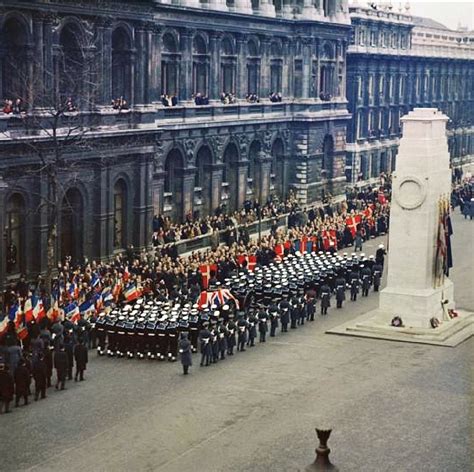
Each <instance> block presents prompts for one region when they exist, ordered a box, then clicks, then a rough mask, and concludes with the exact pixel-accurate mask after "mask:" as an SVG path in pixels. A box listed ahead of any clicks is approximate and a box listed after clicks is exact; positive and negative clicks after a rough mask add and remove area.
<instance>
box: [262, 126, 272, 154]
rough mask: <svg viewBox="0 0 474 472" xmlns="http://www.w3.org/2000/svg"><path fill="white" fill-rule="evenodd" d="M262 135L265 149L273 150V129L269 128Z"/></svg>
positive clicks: (267, 150)
mask: <svg viewBox="0 0 474 472" xmlns="http://www.w3.org/2000/svg"><path fill="white" fill-rule="evenodd" d="M261 136H262V141H263V147H264V150H265V151H266V152H271V151H272V138H273V131H272V130H270V129H267V130H265V131H264V132H263V133H262V135H261Z"/></svg>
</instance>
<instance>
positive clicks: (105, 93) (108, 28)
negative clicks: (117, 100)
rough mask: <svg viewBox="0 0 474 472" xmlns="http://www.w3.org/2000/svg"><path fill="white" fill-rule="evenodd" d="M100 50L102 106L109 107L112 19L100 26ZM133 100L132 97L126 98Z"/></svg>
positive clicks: (110, 98)
mask: <svg viewBox="0 0 474 472" xmlns="http://www.w3.org/2000/svg"><path fill="white" fill-rule="evenodd" d="M98 37H99V48H100V55H99V57H100V59H99V60H100V64H99V66H98V73H99V81H100V90H101V92H102V93H101V94H100V99H99V103H100V105H109V103H110V101H111V100H112V98H113V97H112V23H111V21H110V19H108V18H107V19H103V20H101V21H100V22H99V24H98ZM126 98H127V100H131V97H126Z"/></svg>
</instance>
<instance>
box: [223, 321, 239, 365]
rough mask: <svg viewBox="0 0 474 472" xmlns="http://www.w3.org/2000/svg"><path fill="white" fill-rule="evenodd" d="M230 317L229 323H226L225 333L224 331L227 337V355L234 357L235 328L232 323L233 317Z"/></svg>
mask: <svg viewBox="0 0 474 472" xmlns="http://www.w3.org/2000/svg"><path fill="white" fill-rule="evenodd" d="M231 316H232V317H231V318H229V321H228V322H227V331H226V336H227V355H229V356H233V355H234V347H235V346H236V344H237V342H236V340H235V334H236V329H237V326H236V324H235V322H234V319H233V315H231Z"/></svg>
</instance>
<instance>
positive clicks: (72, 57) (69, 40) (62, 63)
mask: <svg viewBox="0 0 474 472" xmlns="http://www.w3.org/2000/svg"><path fill="white" fill-rule="evenodd" d="M82 43H83V40H82V32H81V31H80V29H79V27H78V26H77V25H75V24H73V23H68V24H67V25H65V26H64V27H63V28H62V30H61V33H60V35H59V45H60V54H59V57H58V58H57V60H58V73H59V76H58V91H59V99H60V100H61V103H64V102H65V101H66V100H67V99H69V98H71V99H72V100H73V102H74V103H75V104H77V105H79V104H81V102H83V99H84V97H83V96H82V91H83V80H82V77H83V73H84V56H83V50H82Z"/></svg>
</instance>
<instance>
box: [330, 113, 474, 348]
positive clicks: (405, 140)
mask: <svg viewBox="0 0 474 472" xmlns="http://www.w3.org/2000/svg"><path fill="white" fill-rule="evenodd" d="M401 121H402V123H403V137H402V138H401V140H400V147H399V153H398V156H397V162H396V171H395V173H394V174H393V176H392V202H391V207H390V233H389V243H388V250H389V253H388V274H387V286H386V288H385V289H383V290H382V292H381V293H380V301H379V308H378V309H377V310H375V311H373V312H372V313H368V314H367V315H364V316H363V317H362V318H361V319H356V320H355V321H354V322H352V323H348V324H347V325H344V327H340V328H341V329H342V330H343V331H345V332H344V333H341V329H340V328H337V329H336V330H331V332H337V333H339V334H354V335H356V336H364V335H368V334H369V333H370V337H377V335H378V337H382V338H387V337H388V339H393V338H394V337H395V338H396V337H397V336H398V335H399V334H400V333H402V332H403V336H402V337H403V340H404V341H406V340H408V339H410V336H412V339H413V340H414V341H415V342H420V336H421V335H422V336H428V337H429V339H435V338H436V336H437V333H438V334H439V335H440V336H441V333H444V334H443V335H442V336H444V337H446V336H447V333H448V334H449V333H450V332H452V333H453V334H454V333H458V331H459V330H457V329H455V328H454V326H455V325H456V324H458V323H460V322H462V326H464V324H466V320H467V319H470V320H471V328H472V319H473V317H472V316H471V315H472V313H471V314H470V313H463V316H462V317H459V318H454V319H453V320H450V319H449V317H448V316H447V310H448V308H454V290H453V284H452V282H451V281H450V280H449V279H448V278H447V277H443V278H442V279H439V278H438V279H436V278H435V271H434V267H435V259H436V253H437V237H438V229H439V214H440V210H439V202H440V200H442V199H443V198H445V199H449V197H450V193H451V171H450V168H449V152H448V143H447V138H446V122H447V121H448V117H447V116H445V115H443V114H442V113H441V112H439V111H438V110H436V109H434V108H415V109H414V110H413V111H411V112H410V113H409V114H408V115H406V116H405V117H403V118H402V120H401ZM395 316H399V317H400V318H401V319H402V322H403V325H404V328H403V331H401V329H400V328H395V327H392V326H391V320H392V319H393V317H395ZM432 318H436V319H438V320H439V321H440V322H442V325H443V328H442V329H441V328H432V326H431V319H432ZM467 325H469V323H467ZM467 325H466V326H467ZM460 326H461V325H460ZM467 332H469V329H466V333H467ZM364 333H365V334H364ZM471 334H472V329H471ZM401 340H402V339H401ZM433 344H437V343H433Z"/></svg>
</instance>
